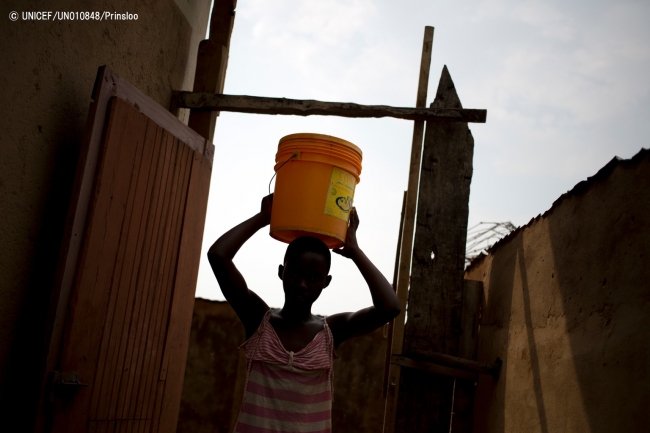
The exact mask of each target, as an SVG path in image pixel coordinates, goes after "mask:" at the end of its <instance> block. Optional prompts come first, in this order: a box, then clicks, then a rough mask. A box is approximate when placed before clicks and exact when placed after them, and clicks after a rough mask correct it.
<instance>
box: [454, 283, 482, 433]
mask: <svg viewBox="0 0 650 433" xmlns="http://www.w3.org/2000/svg"><path fill="white" fill-rule="evenodd" d="M463 284H464V288H463V312H462V314H461V323H462V329H461V334H460V343H459V348H458V356H459V357H461V358H464V359H471V360H476V358H477V355H478V327H479V318H480V314H481V307H482V305H483V282H482V281H473V280H463ZM475 391H476V382H475V381H474V380H464V379H456V383H455V384H454V399H453V408H452V412H451V430H450V433H471V432H472V421H473V417H472V414H473V411H474V394H475Z"/></svg>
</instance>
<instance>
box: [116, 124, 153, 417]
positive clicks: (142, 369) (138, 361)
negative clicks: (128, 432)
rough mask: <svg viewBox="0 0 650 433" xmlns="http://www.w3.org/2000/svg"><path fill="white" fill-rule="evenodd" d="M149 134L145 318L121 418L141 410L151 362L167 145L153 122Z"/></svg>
mask: <svg viewBox="0 0 650 433" xmlns="http://www.w3.org/2000/svg"><path fill="white" fill-rule="evenodd" d="M149 131H150V133H149V132H148V134H147V141H146V143H147V146H149V147H151V160H152V170H153V175H152V176H151V177H150V179H151V184H150V185H148V189H149V190H150V195H149V197H148V202H149V214H148V218H147V219H146V220H144V223H145V225H144V226H143V227H142V228H141V233H143V244H142V256H141V260H140V263H139V269H138V273H137V279H136V281H135V283H134V284H135V285H136V287H138V290H139V291H140V292H141V305H140V308H141V310H142V319H141V321H140V323H139V333H138V335H136V342H135V343H134V345H135V346H136V347H137V350H134V351H133V354H132V360H131V367H130V376H129V381H128V387H127V388H126V389H125V394H124V395H123V397H122V401H123V404H122V410H121V411H118V414H119V415H120V416H121V418H122V419H133V418H136V412H137V411H138V408H139V406H138V400H137V394H138V391H139V384H140V382H141V381H142V378H143V376H144V375H146V368H147V367H148V364H149V362H150V361H151V358H150V355H151V353H150V347H149V346H148V345H147V335H148V333H149V328H150V318H151V304H152V302H153V301H152V298H154V297H155V291H153V290H151V289H150V287H149V284H148V282H149V279H148V278H149V277H150V275H151V267H152V266H153V265H154V263H153V259H154V256H155V242H156V240H157V235H158V233H157V231H156V230H155V229H156V228H158V227H159V225H158V223H159V221H160V219H159V218H158V216H159V214H160V208H161V207H162V205H163V201H162V200H160V195H161V193H160V190H161V189H162V186H161V185H164V184H161V182H160V179H161V177H162V176H163V174H164V173H161V171H162V166H163V159H164V146H163V143H162V129H161V128H160V127H159V126H158V125H156V124H155V123H154V122H153V121H150V122H149ZM156 265H157V264H156ZM143 416H145V415H144V414H139V416H138V418H139V417H143Z"/></svg>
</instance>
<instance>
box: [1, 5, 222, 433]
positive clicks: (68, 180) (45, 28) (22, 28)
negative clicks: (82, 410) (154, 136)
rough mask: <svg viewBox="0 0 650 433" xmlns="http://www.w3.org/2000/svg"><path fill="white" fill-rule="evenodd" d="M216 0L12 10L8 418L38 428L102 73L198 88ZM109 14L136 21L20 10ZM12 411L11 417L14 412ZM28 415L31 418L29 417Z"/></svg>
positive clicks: (4, 267)
mask: <svg viewBox="0 0 650 433" xmlns="http://www.w3.org/2000/svg"><path fill="white" fill-rule="evenodd" d="M209 7H210V0H176V1H174V0H162V1H156V2H154V1H153V0H149V1H137V2H130V1H126V0H111V1H109V2H104V1H90V2H88V1H79V0H73V1H61V0H53V1H49V2H47V4H46V5H44V4H43V2H37V1H16V0H10V1H6V2H3V11H4V12H3V13H4V14H5V15H4V17H3V20H4V21H3V24H2V26H0V57H1V58H2V64H3V67H2V68H1V71H0V95H2V98H1V99H2V101H3V103H2V104H1V105H0V131H2V133H0V215H2V224H0V245H2V248H1V249H0V413H2V414H7V416H6V417H5V418H7V419H9V417H11V419H21V420H22V421H21V423H23V422H24V424H23V427H24V428H23V427H17V428H15V429H14V430H13V431H23V430H24V431H28V430H31V428H30V427H29V424H30V423H31V421H30V420H31V419H32V418H33V410H34V408H35V401H36V399H37V397H38V392H39V387H40V379H41V372H40V371H39V368H40V366H41V363H42V362H43V356H44V354H43V353H42V347H43V341H42V339H43V328H44V322H45V317H46V315H47V311H48V307H49V302H50V292H51V287H52V282H53V278H54V272H55V267H56V264H57V257H58V252H59V246H60V242H61V236H62V232H63V224H64V222H65V218H66V212H67V209H68V204H69V198H70V192H71V188H72V182H73V179H74V175H75V168H76V162H77V155H78V150H79V146H80V143H81V135H82V133H83V128H84V124H85V120H86V115H87V110H88V107H89V104H90V95H91V91H92V88H93V83H94V80H95V75H96V73H97V68H98V67H99V66H100V65H104V64H106V65H109V66H110V67H111V68H112V69H113V70H114V71H115V72H116V73H117V74H119V75H120V76H121V77H123V78H125V79H126V80H128V81H130V82H131V83H132V84H134V85H135V86H137V87H138V88H140V89H141V90H142V91H144V92H145V93H146V94H148V95H149V96H150V97H152V98H153V99H154V100H156V101H157V102H158V103H160V104H162V105H163V106H165V107H168V106H169V101H170V97H171V92H172V90H177V89H188V90H189V89H191V85H192V82H193V77H194V67H195V59H196V50H197V48H198V43H199V41H200V40H201V39H203V38H204V37H205V31H206V28H207V22H208V14H209ZM105 10H108V11H111V12H119V13H126V12H130V13H132V14H137V15H138V19H137V21H136V20H133V21H102V22H100V21H95V20H88V21H52V20H49V21H23V20H22V17H19V19H18V21H15V22H12V21H10V20H9V19H8V17H7V14H9V12H10V11H16V12H18V14H19V16H20V15H21V14H22V12H30V11H31V12H34V11H74V12H83V11H105ZM8 414H10V415H8ZM21 415H24V416H21Z"/></svg>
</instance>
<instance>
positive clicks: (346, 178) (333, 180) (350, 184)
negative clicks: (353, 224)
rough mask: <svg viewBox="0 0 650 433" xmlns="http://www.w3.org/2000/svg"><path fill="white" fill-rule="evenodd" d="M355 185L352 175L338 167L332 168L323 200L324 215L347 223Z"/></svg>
mask: <svg viewBox="0 0 650 433" xmlns="http://www.w3.org/2000/svg"><path fill="white" fill-rule="evenodd" d="M356 184H357V182H356V179H355V178H354V176H353V175H351V174H350V173H348V172H347V171H345V170H341V169H340V168H338V167H332V176H331V177H330V186H329V189H328V191H327V198H326V199H325V215H330V216H333V217H334V218H338V219H340V220H343V221H345V222H347V221H348V218H349V217H350V209H352V200H353V199H354V187H355V186H356Z"/></svg>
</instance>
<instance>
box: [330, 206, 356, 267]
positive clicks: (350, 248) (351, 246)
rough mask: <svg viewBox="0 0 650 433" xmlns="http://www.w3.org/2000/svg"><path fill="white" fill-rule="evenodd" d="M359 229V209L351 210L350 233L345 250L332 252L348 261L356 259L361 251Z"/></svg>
mask: <svg viewBox="0 0 650 433" xmlns="http://www.w3.org/2000/svg"><path fill="white" fill-rule="evenodd" d="M357 228H359V215H357V208H356V207H353V208H352V209H350V221H349V225H348V232H347V234H346V235H345V245H343V248H337V249H334V250H332V252H334V253H336V254H339V255H341V256H343V257H347V258H348V259H354V257H355V255H356V254H357V252H358V251H359V245H358V244H357Z"/></svg>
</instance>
